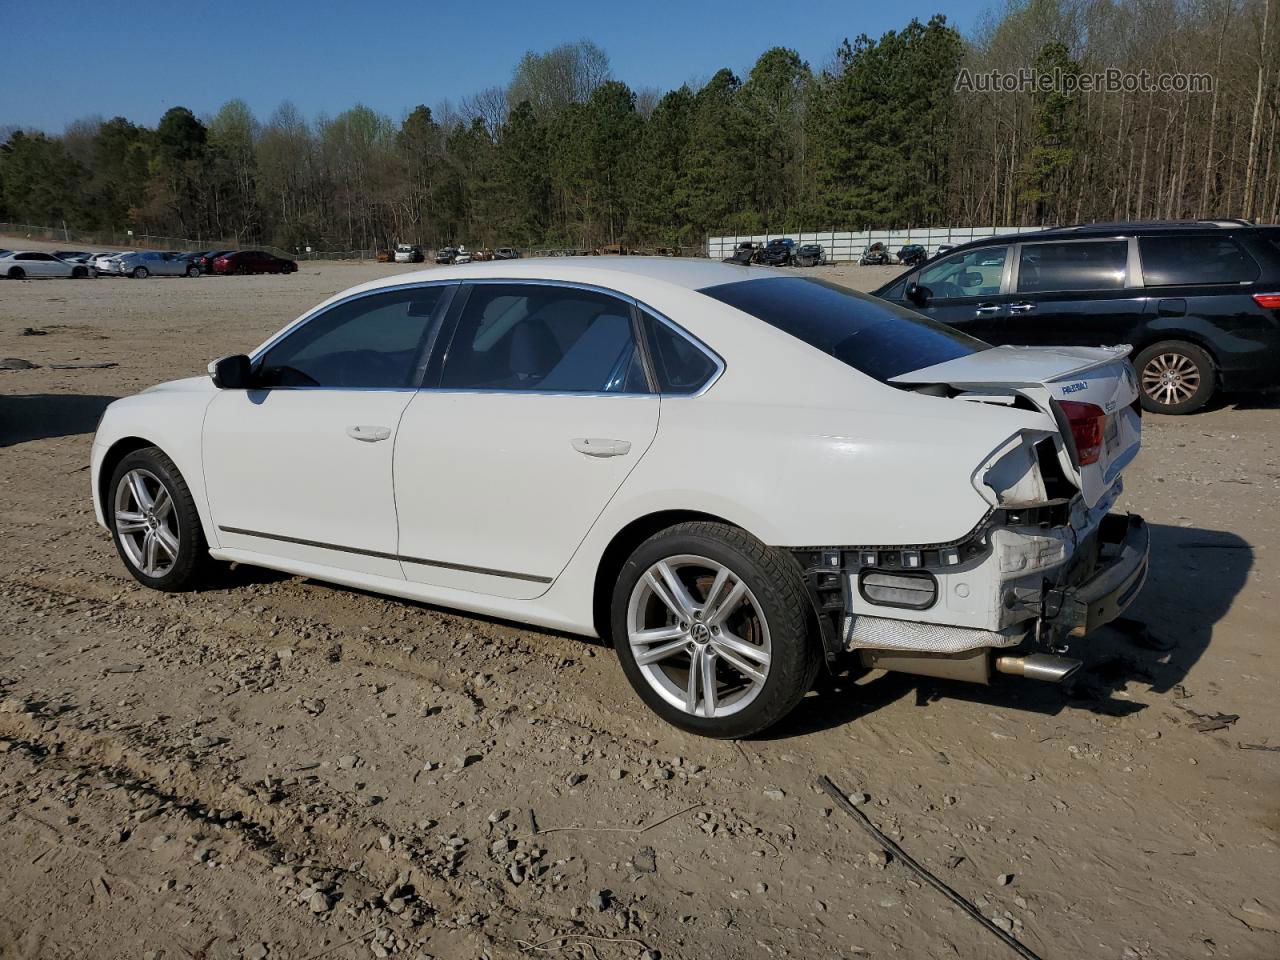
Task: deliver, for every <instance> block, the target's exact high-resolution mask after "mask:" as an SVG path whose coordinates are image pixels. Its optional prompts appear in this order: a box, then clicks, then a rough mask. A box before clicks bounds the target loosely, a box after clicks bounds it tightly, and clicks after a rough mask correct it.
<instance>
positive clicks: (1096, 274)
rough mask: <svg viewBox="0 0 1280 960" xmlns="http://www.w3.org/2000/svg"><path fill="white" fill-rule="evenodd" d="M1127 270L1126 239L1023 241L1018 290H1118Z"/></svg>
mask: <svg viewBox="0 0 1280 960" xmlns="http://www.w3.org/2000/svg"><path fill="white" fill-rule="evenodd" d="M1128 273H1129V243H1128V241H1126V240H1099V241H1096V242H1095V241H1088V242H1085V241H1076V242H1073V243H1024V244H1023V245H1022V251H1021V253H1020V254H1019V256H1018V292H1019V293H1040V292H1046V293H1047V292H1053V291H1071V290H1118V289H1120V288H1121V287H1123V286H1124V285H1125V279H1126V278H1127V277H1128Z"/></svg>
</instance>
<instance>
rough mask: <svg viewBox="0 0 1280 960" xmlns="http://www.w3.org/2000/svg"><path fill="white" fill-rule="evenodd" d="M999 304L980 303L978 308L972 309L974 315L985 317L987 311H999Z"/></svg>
mask: <svg viewBox="0 0 1280 960" xmlns="http://www.w3.org/2000/svg"><path fill="white" fill-rule="evenodd" d="M999 312H1000V305H999V304H996V303H980V304H978V309H976V310H974V311H973V315H974V316H975V317H985V316H986V315H987V314H989V313H999Z"/></svg>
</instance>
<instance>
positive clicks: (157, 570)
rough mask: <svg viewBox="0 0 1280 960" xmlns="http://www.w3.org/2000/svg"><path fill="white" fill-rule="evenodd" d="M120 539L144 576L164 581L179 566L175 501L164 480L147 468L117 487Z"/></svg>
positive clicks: (124, 549) (123, 547) (130, 472)
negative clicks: (164, 577) (162, 578)
mask: <svg viewBox="0 0 1280 960" xmlns="http://www.w3.org/2000/svg"><path fill="white" fill-rule="evenodd" d="M115 511H116V514H115V520H116V535H117V536H118V537H119V539H120V549H121V550H123V551H124V553H125V556H126V557H128V559H129V563H130V564H131V565H132V566H134V567H136V568H137V569H138V571H139V572H141V573H142V574H143V575H144V576H147V577H152V578H158V577H163V576H164V575H165V574H166V573H169V572H170V571H171V570H172V569H173V565H174V564H175V563H177V562H178V548H179V547H180V546H181V540H180V537H181V533H180V531H179V530H178V523H177V518H176V517H174V514H173V497H172V496H171V495H170V494H169V491H168V490H167V489H166V488H165V485H164V484H163V483H161V482H160V478H159V477H157V476H156V475H155V474H153V473H152V472H151V471H149V470H146V469H144V468H143V467H137V468H135V469H133V470H130V471H129V472H128V473H126V474H125V475H124V476H123V477H121V479H120V482H119V483H118V484H117V485H116V496H115Z"/></svg>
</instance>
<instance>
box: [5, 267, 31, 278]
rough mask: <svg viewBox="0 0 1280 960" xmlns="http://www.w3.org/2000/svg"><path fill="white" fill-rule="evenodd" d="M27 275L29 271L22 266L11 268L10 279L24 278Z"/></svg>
mask: <svg viewBox="0 0 1280 960" xmlns="http://www.w3.org/2000/svg"><path fill="white" fill-rule="evenodd" d="M26 275H27V271H25V270H23V269H22V268H21V267H13V268H11V269H10V270H9V279H10V280H22V279H24V278H25V277H26Z"/></svg>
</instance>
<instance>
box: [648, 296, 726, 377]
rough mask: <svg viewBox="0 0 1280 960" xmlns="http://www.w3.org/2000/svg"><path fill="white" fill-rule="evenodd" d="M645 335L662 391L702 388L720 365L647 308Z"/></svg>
mask: <svg viewBox="0 0 1280 960" xmlns="http://www.w3.org/2000/svg"><path fill="white" fill-rule="evenodd" d="M640 316H641V319H642V320H643V322H644V331H645V339H646V340H647V341H648V343H649V353H650V355H651V356H652V358H653V372H654V375H655V376H656V377H657V380H658V390H659V391H660V392H662V393H673V394H690V393H697V392H698V391H699V390H701V389H702V388H703V387H704V386H705V385H706V383H707V381H708V380H710V379H711V378H712V377H713V376H714V375H715V372H716V370H717V369H718V367H719V364H717V363H716V361H715V360H713V359H711V357H709V356H708V355H707V352H706V351H705V350H704V349H703V348H702V347H699V346H698V345H697V344H696V343H694V342H693V341H692V340H691V339H689V337H687V336H684V335H683V334H681V333H680V332H679V331H677V330H675V329H673V328H672V327H671V326H670V325H668V324H666V323H663V322H662V321H661V320H659V319H658V318H657V317H655V316H654V315H653V314H651V313H649V312H648V311H647V310H642V311H641V312H640Z"/></svg>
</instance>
